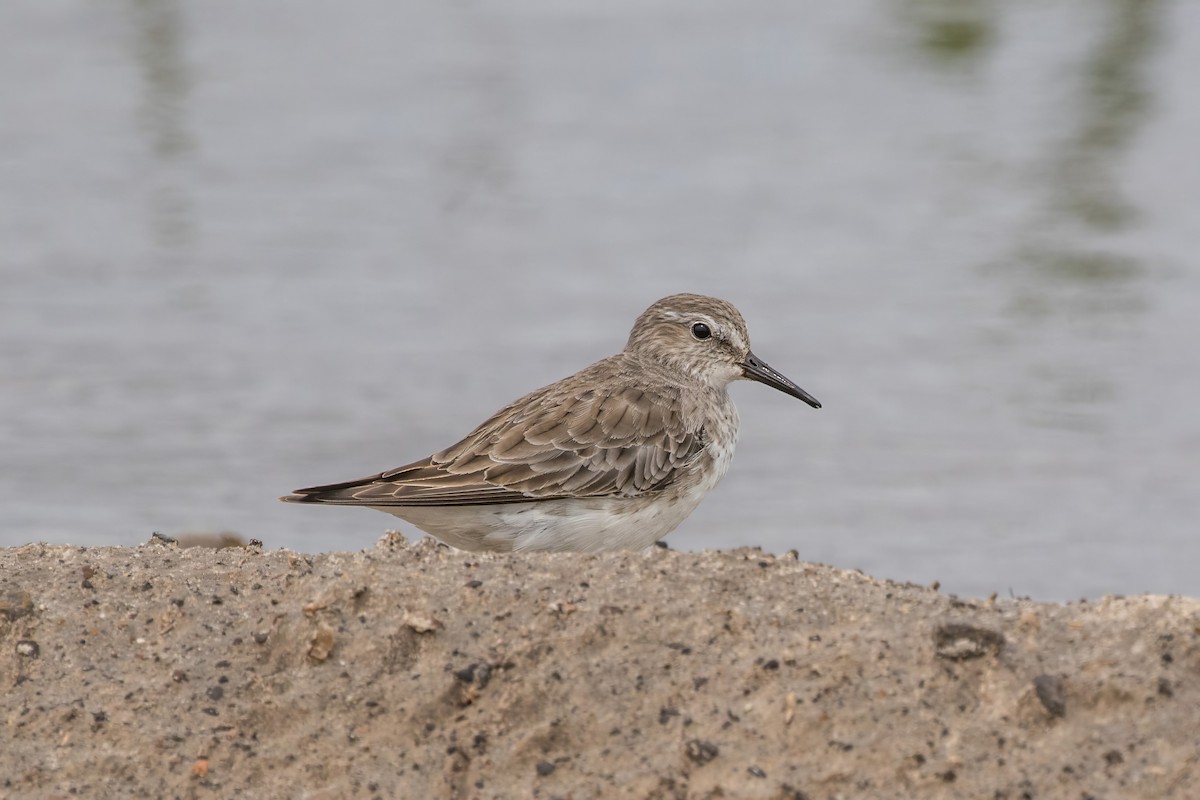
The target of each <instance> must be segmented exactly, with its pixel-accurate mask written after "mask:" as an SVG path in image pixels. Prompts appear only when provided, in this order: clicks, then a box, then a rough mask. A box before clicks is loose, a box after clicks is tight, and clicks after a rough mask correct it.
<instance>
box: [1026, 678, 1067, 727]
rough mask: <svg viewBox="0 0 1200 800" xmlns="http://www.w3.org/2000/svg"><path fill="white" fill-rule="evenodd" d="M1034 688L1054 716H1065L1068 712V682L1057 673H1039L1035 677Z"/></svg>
mask: <svg viewBox="0 0 1200 800" xmlns="http://www.w3.org/2000/svg"><path fill="white" fill-rule="evenodd" d="M1033 689H1034V691H1035V692H1037V698H1038V700H1041V701H1042V705H1043V706H1044V707H1045V709H1046V710H1047V711H1048V712H1050V716H1052V717H1063V716H1066V714H1067V687H1066V682H1065V681H1064V680H1063V679H1062V678H1059V677H1057V676H1055V675H1038V676H1037V677H1036V678H1034V679H1033Z"/></svg>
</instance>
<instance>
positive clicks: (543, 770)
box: [537, 761, 554, 778]
mask: <svg viewBox="0 0 1200 800" xmlns="http://www.w3.org/2000/svg"><path fill="white" fill-rule="evenodd" d="M552 772H554V762H552V761H539V762H538V765H537V774H538V775H541V776H542V777H543V778H544V777H546V776H547V775H549V774H550V773H552Z"/></svg>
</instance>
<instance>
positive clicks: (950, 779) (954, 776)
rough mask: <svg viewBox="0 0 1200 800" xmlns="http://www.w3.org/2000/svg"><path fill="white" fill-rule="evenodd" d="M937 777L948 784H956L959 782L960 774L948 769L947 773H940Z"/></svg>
mask: <svg viewBox="0 0 1200 800" xmlns="http://www.w3.org/2000/svg"><path fill="white" fill-rule="evenodd" d="M937 776H938V777H939V778H941V779H942V780H944V781H945V782H946V783H954V782H955V781H956V780H958V773H957V772H955V771H954V770H952V769H948V770H946V771H945V772H939V773H938V774H937Z"/></svg>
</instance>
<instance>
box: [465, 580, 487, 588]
mask: <svg viewBox="0 0 1200 800" xmlns="http://www.w3.org/2000/svg"><path fill="white" fill-rule="evenodd" d="M480 586H483V581H467V588H468V589H478V588H479V587H480Z"/></svg>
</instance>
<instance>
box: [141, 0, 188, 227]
mask: <svg viewBox="0 0 1200 800" xmlns="http://www.w3.org/2000/svg"><path fill="white" fill-rule="evenodd" d="M130 11H131V16H132V18H133V22H134V24H135V26H136V34H137V35H136V39H135V41H134V44H135V48H136V51H135V54H136V57H137V63H138V65H139V67H140V68H141V72H142V78H143V98H142V104H141V108H140V111H139V116H140V121H141V128H142V129H143V130H144V131H145V133H146V135H147V137H148V139H149V144H150V148H151V151H152V152H153V153H154V155H155V156H156V157H157V159H158V162H159V165H160V167H161V169H160V170H158V175H157V178H158V182H157V185H156V186H155V188H154V189H153V191H152V192H151V195H150V227H151V232H152V235H153V237H154V241H155V242H156V243H157V244H159V245H160V246H162V247H165V248H168V249H180V248H183V247H185V246H186V245H187V244H188V243H190V241H191V239H192V235H193V225H192V204H191V200H190V198H189V197H188V195H187V192H186V191H185V190H184V188H183V186H182V184H181V181H180V179H179V177H178V176H176V175H174V174H173V171H174V170H175V169H177V165H178V164H179V162H181V161H183V160H184V159H185V158H186V156H188V155H189V154H190V153H191V152H192V150H193V140H192V136H191V134H190V133H189V131H188V127H187V114H186V111H187V104H188V92H189V90H190V88H191V80H190V78H189V76H188V68H187V63H186V61H185V60H184V58H183V44H184V30H183V19H182V13H181V9H180V0H131V6H130Z"/></svg>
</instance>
